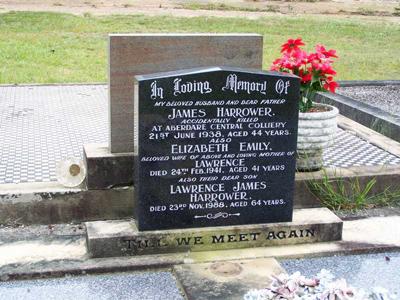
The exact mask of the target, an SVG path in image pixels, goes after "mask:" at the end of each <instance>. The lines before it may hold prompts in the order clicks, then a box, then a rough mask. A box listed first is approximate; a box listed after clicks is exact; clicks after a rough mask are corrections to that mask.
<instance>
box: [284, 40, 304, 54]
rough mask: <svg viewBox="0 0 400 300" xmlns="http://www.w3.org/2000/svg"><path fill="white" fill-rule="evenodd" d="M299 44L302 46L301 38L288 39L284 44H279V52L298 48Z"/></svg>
mask: <svg viewBox="0 0 400 300" xmlns="http://www.w3.org/2000/svg"><path fill="white" fill-rule="evenodd" d="M300 46H304V43H303V41H302V40H301V38H298V39H295V40H294V39H288V40H287V42H286V43H285V44H283V45H282V46H281V48H282V49H281V53H283V52H291V51H292V50H298V49H300V48H299V47H300Z"/></svg>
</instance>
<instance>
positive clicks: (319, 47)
mask: <svg viewBox="0 0 400 300" xmlns="http://www.w3.org/2000/svg"><path fill="white" fill-rule="evenodd" d="M315 50H316V52H317V53H318V54H322V55H324V56H325V57H326V58H329V57H336V58H337V55H336V50H333V49H330V50H326V49H325V47H324V46H323V45H319V44H318V45H316V46H315Z"/></svg>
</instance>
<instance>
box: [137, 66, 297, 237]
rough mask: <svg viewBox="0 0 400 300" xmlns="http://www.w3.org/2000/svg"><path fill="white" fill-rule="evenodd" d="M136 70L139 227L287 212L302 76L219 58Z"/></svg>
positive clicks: (283, 218)
mask: <svg viewBox="0 0 400 300" xmlns="http://www.w3.org/2000/svg"><path fill="white" fill-rule="evenodd" d="M135 78H136V83H135V85H136V87H135V91H136V94H135V116H136V118H135V134H134V136H135V159H137V161H135V193H136V196H135V199H136V204H137V219H138V228H139V230H157V229H171V228H189V227H205V226H223V225H239V224H257V223H270V222H287V221H291V219H292V207H293V188H294V175H295V152H296V142H297V125H298V99H299V96H300V90H299V78H298V77H296V76H292V75H289V74H283V73H280V74H278V73H271V72H262V71H257V70H248V69H233V68H220V67H214V68H202V69H191V70H181V71H176V72H167V73H159V74H151V75H143V76H136V77H135ZM136 113H137V114H136Z"/></svg>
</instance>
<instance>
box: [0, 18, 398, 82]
mask: <svg viewBox="0 0 400 300" xmlns="http://www.w3.org/2000/svg"><path fill="white" fill-rule="evenodd" d="M113 32H114V33H115V32H119V33H122V32H219V33H223V32H255V33H260V34H262V35H263V36H264V68H266V69H268V68H269V65H270V64H271V62H272V61H273V59H274V58H275V57H277V56H278V55H279V46H280V44H281V43H282V42H284V41H285V40H286V39H287V38H289V37H294V38H295V37H302V38H303V40H304V41H305V42H306V43H307V44H308V45H312V46H313V45H315V44H316V43H323V44H325V45H326V46H327V47H328V48H335V49H337V50H338V53H339V55H340V60H339V61H338V62H337V65H336V67H337V70H338V72H339V76H338V78H339V79H343V80H345V79H346V80H350V79H364V80H370V79H371V80H372V79H400V58H399V49H400V24H399V23H390V22H383V21H382V22H379V21H360V20H356V19H353V20H351V19H343V18H335V17H330V16H326V17H324V18H322V17H307V18H304V17H287V16H284V17H282V16H276V17H268V18H263V19H259V20H247V19H240V18H206V17H198V18H176V17H146V16H125V15H124V16H120V15H118V16H101V17H100V16H99V17H93V16H90V15H86V16H75V15H69V14H57V13H33V12H12V13H5V14H0V83H36V82H37V83H57V82H104V81H106V80H107V78H106V76H107V75H106V69H107V67H106V65H107V54H106V45H107V34H108V33H113Z"/></svg>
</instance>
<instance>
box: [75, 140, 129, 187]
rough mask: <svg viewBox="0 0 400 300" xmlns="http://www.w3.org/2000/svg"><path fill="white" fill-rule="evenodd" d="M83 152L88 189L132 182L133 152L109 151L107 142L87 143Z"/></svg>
mask: <svg viewBox="0 0 400 300" xmlns="http://www.w3.org/2000/svg"><path fill="white" fill-rule="evenodd" d="M83 154H84V159H85V164H86V169H87V176H86V186H87V188H88V189H89V190H100V189H109V188H112V187H116V186H124V185H132V184H133V174H132V170H133V153H131V152H128V153H111V152H110V150H109V146H108V144H87V145H84V147H83Z"/></svg>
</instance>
